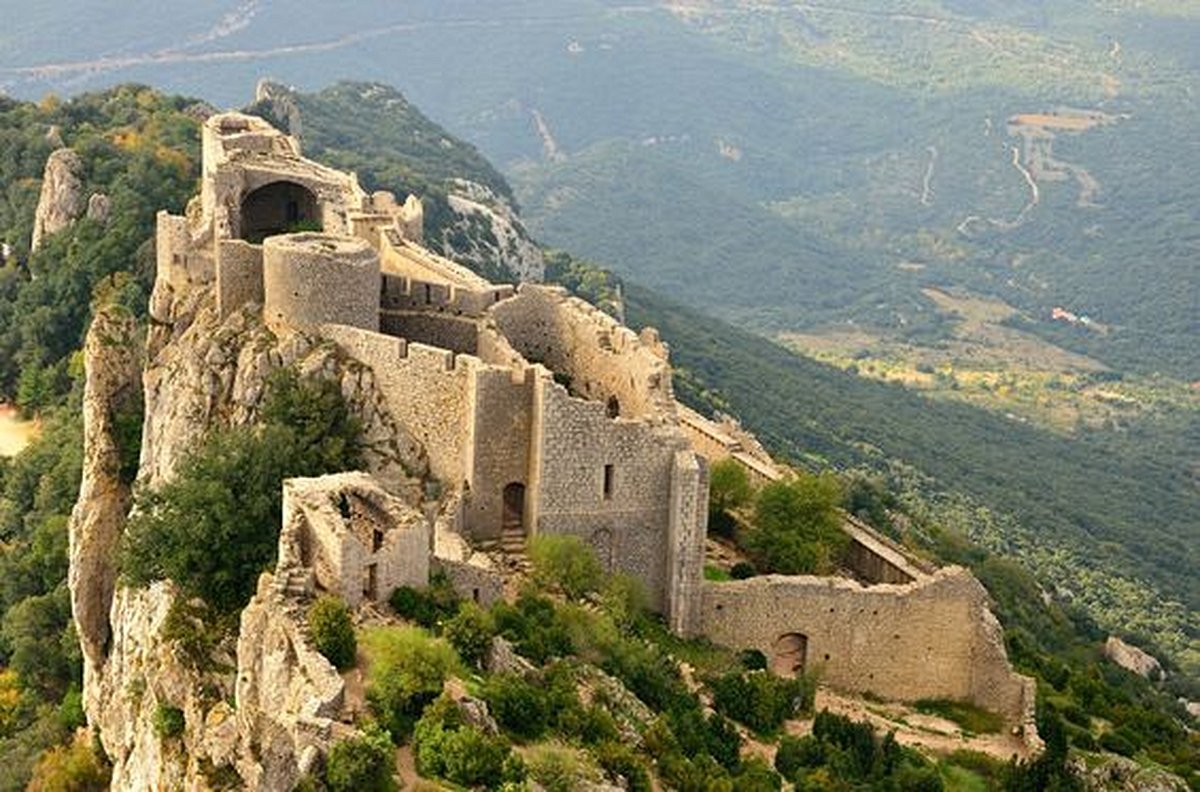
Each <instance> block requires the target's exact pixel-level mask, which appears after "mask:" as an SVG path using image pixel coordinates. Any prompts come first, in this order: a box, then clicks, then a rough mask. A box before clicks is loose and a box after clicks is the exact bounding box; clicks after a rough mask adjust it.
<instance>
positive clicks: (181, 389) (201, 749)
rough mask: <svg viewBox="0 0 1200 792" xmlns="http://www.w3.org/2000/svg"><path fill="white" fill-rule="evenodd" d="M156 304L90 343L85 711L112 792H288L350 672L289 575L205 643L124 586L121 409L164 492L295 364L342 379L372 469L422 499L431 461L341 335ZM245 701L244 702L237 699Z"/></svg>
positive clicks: (83, 549)
mask: <svg viewBox="0 0 1200 792" xmlns="http://www.w3.org/2000/svg"><path fill="white" fill-rule="evenodd" d="M156 305H157V307H158V309H159V310H160V313H159V314H158V315H159V317H160V319H159V320H158V321H156V322H155V326H154V330H153V331H152V332H151V333H150V339H149V343H148V344H147V345H146V346H145V347H144V348H143V345H142V343H141V340H140V334H139V333H138V331H137V328H136V326H135V325H134V323H133V322H132V321H131V320H129V319H125V318H122V317H121V316H119V315H117V314H113V313H101V314H100V315H99V316H98V317H97V318H96V320H95V321H94V323H93V325H92V328H91V331H90V332H89V335H88V341H87V345H86V348H85V365H86V372H87V376H86V383H85V396H84V436H85V446H86V448H85V464H84V473H83V485H82V487H81V490H80V496H79V500H78V502H77V504H76V507H75V511H74V513H73V516H72V521H71V526H70V536H71V569H70V583H71V594H72V603H73V606H74V609H75V617H76V620H77V622H78V625H79V632H80V641H81V643H82V645H83V650H84V694H85V709H86V713H87V716H88V721H89V724H90V725H91V726H92V727H93V728H94V729H95V730H96V731H97V733H98V734H99V736H100V739H101V741H102V743H103V746H104V749H105V751H106V752H107V753H108V755H109V757H110V759H111V760H112V762H113V788H114V789H121V790H140V789H206V788H215V787H217V786H219V785H220V783H221V782H223V781H229V782H232V783H234V784H235V786H236V787H238V788H243V787H244V788H250V789H259V788H261V789H290V788H291V784H294V783H295V780H296V779H297V778H298V777H299V775H300V773H301V772H302V771H303V769H304V768H305V764H304V763H305V762H309V763H311V761H312V760H313V757H314V756H315V755H316V749H315V748H313V746H317V747H319V748H327V747H328V744H329V742H330V741H332V740H333V739H335V738H336V737H337V736H338V728H337V727H336V724H335V721H334V720H333V719H334V718H335V717H336V715H337V708H338V707H339V706H340V700H341V688H340V685H341V679H340V677H338V675H337V673H336V672H335V671H334V670H333V669H332V667H330V666H329V665H328V663H327V662H326V661H325V660H324V658H323V657H321V656H320V655H319V654H317V653H316V652H315V651H314V650H313V649H312V648H311V647H310V646H309V645H308V643H307V640H308V639H307V638H306V636H305V629H304V627H303V608H301V607H299V605H298V604H297V603H298V601H297V600H296V598H295V597H294V596H291V595H290V594H289V589H288V581H286V580H284V581H280V585H279V586H275V587H273V586H272V578H271V576H269V575H264V582H263V584H262V585H260V588H259V593H258V595H257V596H256V597H255V599H254V600H253V602H252V603H251V605H250V606H249V607H248V608H247V609H246V611H245V613H244V614H243V615H242V618H241V629H240V634H228V633H227V634H225V635H224V636H223V637H222V638H220V639H219V640H216V641H215V642H213V643H211V645H206V646H204V648H203V651H197V645H196V643H195V641H194V640H189V638H188V637H187V636H188V633H189V630H191V631H192V633H193V634H199V635H203V634H204V632H205V631H206V630H207V631H211V627H210V626H206V625H202V624H200V623H199V622H198V621H197V620H196V618H195V617H194V614H193V612H192V611H193V610H194V609H193V608H191V606H190V605H189V604H188V603H185V602H180V601H179V597H178V596H177V593H176V591H175V589H174V588H173V586H172V585H171V584H170V583H169V582H164V583H158V584H155V585H153V586H151V587H149V588H147V589H132V588H128V587H125V586H123V585H121V584H120V582H119V581H118V580H117V575H116V567H115V560H114V553H115V550H116V547H117V543H118V542H119V539H120V535H121V531H122V529H123V526H124V523H125V519H126V516H127V514H128V511H129V508H130V504H131V497H130V487H129V484H128V482H127V479H128V478H129V471H128V470H126V471H124V476H123V475H122V473H123V471H122V459H127V458H128V457H127V454H122V449H121V445H120V444H121V440H122V438H121V437H120V433H119V432H118V428H119V427H118V425H117V424H118V422H117V421H115V420H114V416H116V415H118V414H119V413H121V411H122V410H128V409H129V406H130V404H135V403H136V401H137V399H138V397H142V398H144V402H145V413H144V425H143V436H142V446H141V461H140V467H139V470H138V475H137V478H138V481H139V485H141V486H154V485H157V484H159V483H162V482H164V481H166V480H168V479H170V478H171V476H172V475H173V474H174V471H175V470H176V468H177V466H178V464H179V462H180V461H181V460H182V459H183V458H184V457H185V456H186V455H187V453H188V452H189V451H190V450H191V449H194V448H195V447H196V446H197V445H198V444H199V442H200V441H201V439H202V438H203V436H204V435H205V434H206V433H207V432H208V431H209V430H211V429H213V428H214V427H218V426H241V425H248V424H251V423H253V422H254V421H255V420H256V418H257V416H258V413H259V410H260V408H261V403H262V400H263V397H264V394H265V390H266V387H267V381H268V379H269V378H270V376H271V374H272V373H273V372H274V371H276V370H278V369H279V368H281V367H285V366H293V367H295V368H296V369H297V370H298V371H299V372H300V373H301V374H302V375H313V376H317V377H322V378H327V379H332V380H334V381H336V382H338V383H340V385H341V388H342V391H343V395H344V396H345V398H346V401H347V404H348V405H349V407H350V408H351V410H352V411H353V412H354V414H355V415H356V416H357V417H358V418H359V419H360V421H361V422H362V425H363V428H364V438H365V440H366V444H367V450H366V453H365V463H366V464H365V467H366V468H367V470H368V471H370V472H371V473H373V474H374V475H375V476H377V477H378V479H379V480H380V481H382V482H385V483H386V484H387V485H389V486H390V488H392V489H393V490H394V491H396V492H398V493H400V494H406V495H408V496H410V497H414V498H416V497H418V495H417V493H419V491H420V487H421V480H422V479H423V477H424V476H425V475H426V472H427V463H426V459H425V454H424V451H423V449H422V447H421V445H420V444H419V443H418V442H417V441H416V440H415V439H414V438H413V437H411V436H410V435H408V434H407V433H406V432H404V431H403V430H401V429H400V428H399V427H397V426H395V425H394V423H393V422H392V421H391V419H390V418H389V417H388V416H387V414H386V412H385V410H384V409H383V407H382V403H381V401H380V397H379V394H378V393H377V391H376V389H375V384H374V379H373V376H372V374H371V372H370V371H369V370H368V369H365V368H363V367H362V366H361V365H359V364H357V363H353V362H352V361H348V360H346V359H344V358H342V357H340V356H339V355H338V354H337V352H336V351H335V350H334V348H333V346H332V345H330V344H326V343H320V342H318V341H316V340H314V339H312V338H309V337H306V336H304V335H302V334H291V335H287V336H285V337H277V336H275V335H273V334H272V333H271V332H269V331H268V330H267V329H266V328H265V327H264V326H263V325H262V323H261V321H260V320H259V318H258V317H257V316H256V314H255V313H254V312H253V311H251V310H247V311H245V312H242V313H235V314H232V315H230V316H229V317H227V318H226V319H225V320H224V321H221V320H220V319H219V318H218V315H217V312H216V309H215V306H214V304H213V299H212V294H211V291H210V290H209V289H207V288H195V289H192V290H188V291H185V292H182V293H175V294H173V295H165V296H164V295H163V294H159V295H157V300H156ZM143 354H144V356H145V361H146V362H145V366H144V370H143V366H142V364H141V361H142V358H143ZM139 375H140V376H141V382H140V383H139ZM139 386H141V387H139ZM126 467H128V464H127V463H126ZM277 529H278V526H264V530H277ZM291 594H294V592H292V593H291ZM289 596H290V599H289ZM208 637H209V638H211V637H212V635H211V634H210V635H209V636H208ZM235 694H236V697H237V698H236V700H237V702H238V708H237V710H236V712H235V710H234V709H233V707H231V705H230V704H229V703H228V702H229V701H232V700H234V696H235ZM175 710H178V711H179V712H180V713H181V714H182V717H183V723H184V726H183V730H182V733H180V734H178V735H171V734H169V733H164V730H163V729H162V728H161V725H160V724H159V722H160V721H161V719H162V717H163V713H164V712H173V711H175ZM156 724H158V728H156ZM234 779H236V781H235V780H234Z"/></svg>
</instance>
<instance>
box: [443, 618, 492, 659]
mask: <svg viewBox="0 0 1200 792" xmlns="http://www.w3.org/2000/svg"><path fill="white" fill-rule="evenodd" d="M495 634H496V623H495V621H494V620H493V619H492V615H491V614H490V613H488V612H487V611H485V610H483V609H482V608H480V607H479V606H478V605H476V604H475V603H474V602H464V603H463V604H462V605H461V606H460V607H459V609H458V613H457V614H456V615H455V616H454V617H453V618H451V619H450V620H449V621H447V622H445V626H444V627H443V629H442V635H443V636H444V637H445V638H446V640H447V641H449V642H450V645H451V646H453V647H454V648H455V649H456V650H457V651H458V656H459V657H461V658H462V659H463V661H464V662H466V663H467V664H469V665H472V666H474V667H476V668H479V667H481V666H482V664H483V661H484V659H486V657H487V653H488V650H489V648H490V647H491V645H492V638H493V637H494V636H495Z"/></svg>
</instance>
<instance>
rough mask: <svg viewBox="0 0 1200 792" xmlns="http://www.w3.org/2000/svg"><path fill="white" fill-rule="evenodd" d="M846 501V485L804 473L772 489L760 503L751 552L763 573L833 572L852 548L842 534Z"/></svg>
mask: <svg viewBox="0 0 1200 792" xmlns="http://www.w3.org/2000/svg"><path fill="white" fill-rule="evenodd" d="M841 501H842V491H841V484H840V483H839V482H838V479H837V477H836V476H834V475H833V474H832V473H821V474H819V475H812V474H808V473H801V474H799V475H797V476H796V477H795V478H792V479H789V480H787V481H780V482H775V483H772V484H768V485H767V486H765V487H763V488H762V490H760V491H759V493H758V497H757V499H756V500H755V503H754V528H753V529H752V530H750V531H748V532H747V535H746V537H745V539H744V544H745V546H746V549H747V550H749V551H750V553H751V554H752V555H753V556H754V558H755V560H756V562H757V563H758V565H759V567H760V568H763V569H766V570H769V571H772V572H780V573H783V574H787V575H802V574H828V573H830V572H833V571H834V570H836V568H837V566H838V564H839V563H840V562H841V560H842V558H843V556H844V555H845V552H846V549H847V547H848V546H849V543H850V540H849V537H848V536H847V535H846V534H845V533H844V532H843V531H842V529H841V522H842V517H841V512H840V511H839V510H838V506H839V504H840V503H841Z"/></svg>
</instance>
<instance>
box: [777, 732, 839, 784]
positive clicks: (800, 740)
mask: <svg viewBox="0 0 1200 792" xmlns="http://www.w3.org/2000/svg"><path fill="white" fill-rule="evenodd" d="M827 759H828V755H827V752H826V750H825V745H824V744H823V743H822V742H821V741H820V740H818V739H817V738H816V737H813V736H812V735H811V734H809V735H805V736H804V737H793V736H792V735H790V734H786V735H784V736H783V738H782V739H780V740H779V750H778V751H776V752H775V769H776V770H778V771H779V773H780V775H782V776H783V777H784V778H786V779H787V780H788V781H791V782H792V783H793V784H798V783H799V782H800V779H801V778H802V777H803V776H804V774H805V772H807V771H808V770H811V769H812V768H815V767H822V766H823V765H824V764H825V762H826V761H827Z"/></svg>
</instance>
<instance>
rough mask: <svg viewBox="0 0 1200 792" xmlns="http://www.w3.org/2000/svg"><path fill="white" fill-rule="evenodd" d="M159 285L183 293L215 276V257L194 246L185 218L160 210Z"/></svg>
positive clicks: (157, 235)
mask: <svg viewBox="0 0 1200 792" xmlns="http://www.w3.org/2000/svg"><path fill="white" fill-rule="evenodd" d="M154 246H155V254H156V267H155V278H156V281H157V284H156V286H157V285H159V284H161V285H163V286H169V287H170V288H171V289H172V290H174V291H176V292H180V291H183V290H185V289H186V288H187V287H188V286H193V285H199V284H205V283H209V282H210V281H212V279H213V275H214V272H213V262H212V256H211V255H210V254H208V253H207V252H206V251H204V250H198V249H195V248H194V247H193V246H192V236H191V233H190V231H189V229H188V220H187V218H186V217H181V216H179V215H173V214H171V213H170V212H159V213H158V215H157V217H156V230H155V235H154Z"/></svg>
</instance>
